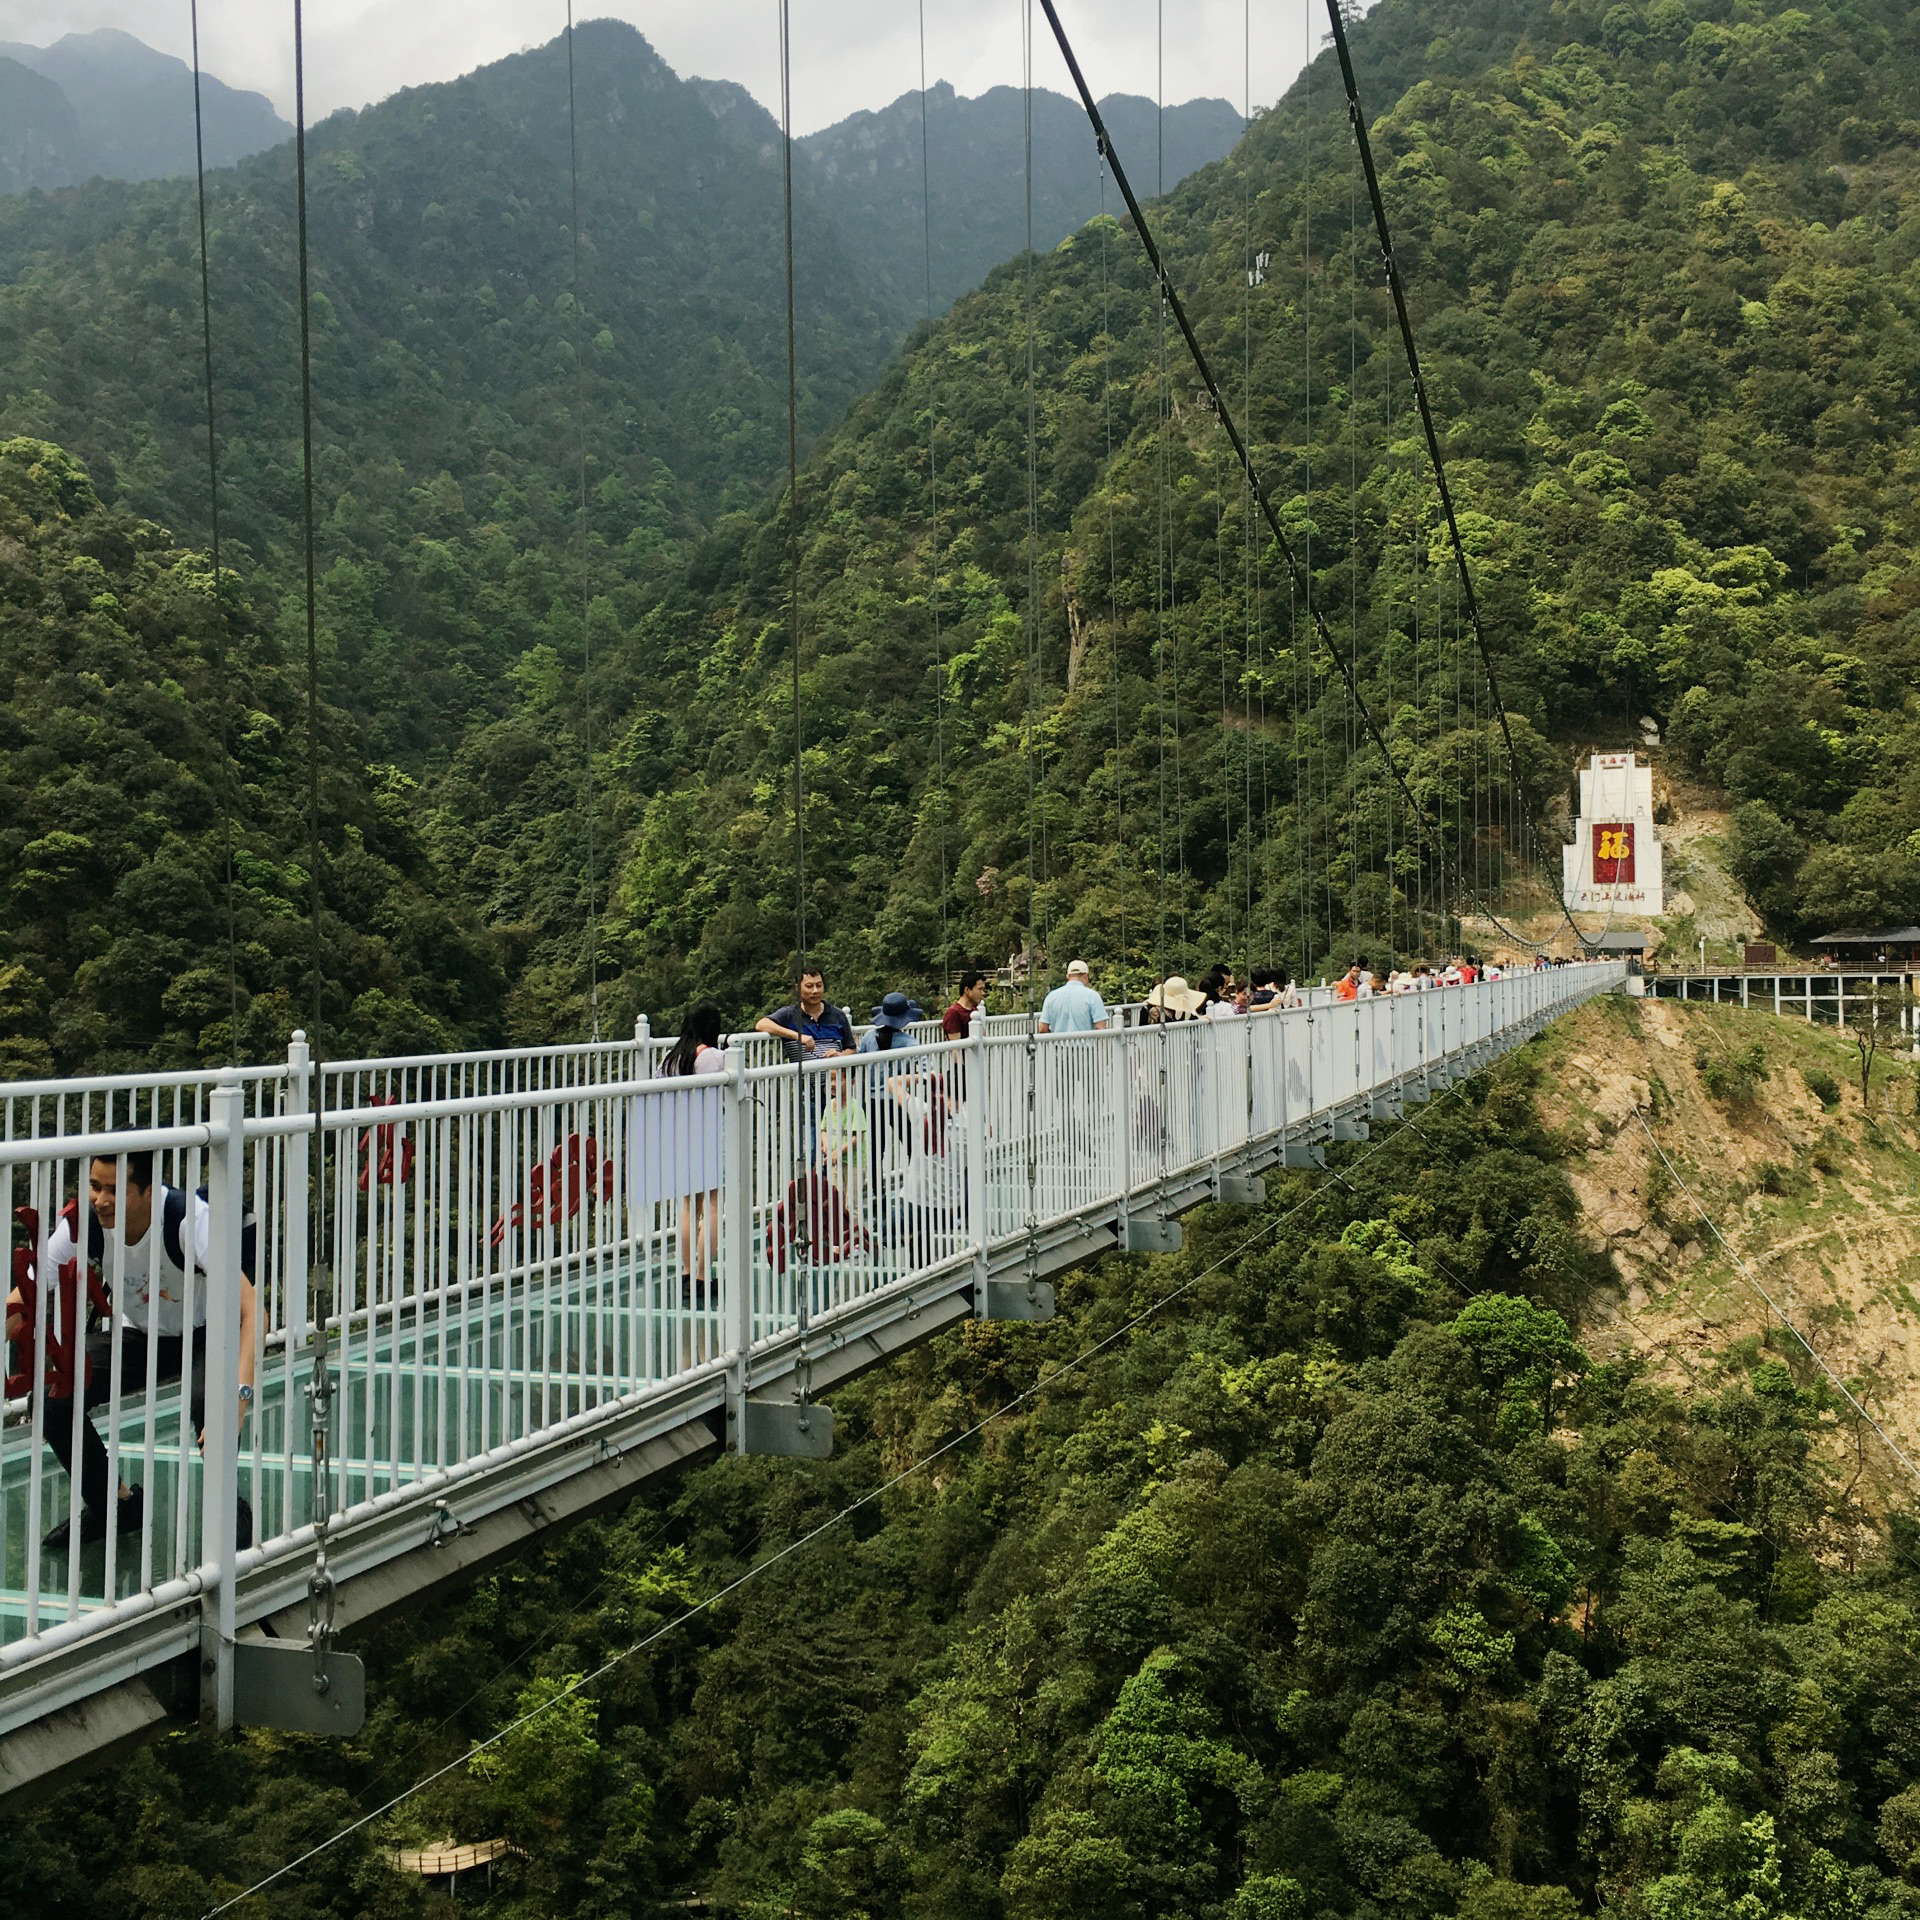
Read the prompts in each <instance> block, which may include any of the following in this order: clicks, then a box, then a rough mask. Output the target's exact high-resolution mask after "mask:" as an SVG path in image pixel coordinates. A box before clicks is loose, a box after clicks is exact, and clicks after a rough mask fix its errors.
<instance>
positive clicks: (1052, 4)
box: [1040, 0, 1429, 835]
mask: <svg viewBox="0 0 1920 1920" xmlns="http://www.w3.org/2000/svg"><path fill="white" fill-rule="evenodd" d="M1040 5H1041V7H1042V9H1043V10H1044V11H1045V13H1046V16H1047V24H1048V25H1049V26H1050V27H1051V28H1052V29H1053V37H1054V40H1055V42H1056V44H1057V45H1058V46H1059V48H1060V54H1061V57H1062V59H1064V60H1065V61H1066V63H1067V71H1068V72H1069V73H1070V74H1071V75H1072V77H1073V84H1074V87H1075V90H1076V91H1077V92H1078V93H1079V95H1080V104H1081V107H1082V108H1083V109H1084V111H1085V113H1086V115H1087V119H1088V122H1089V124H1090V125H1091V126H1092V128H1093V132H1094V137H1095V138H1096V139H1097V140H1099V141H1100V142H1101V144H1102V146H1103V147H1104V149H1105V151H1106V154H1107V159H1108V163H1109V164H1110V165H1111V167H1112V169H1113V179H1114V184H1115V185H1116V186H1117V187H1118V188H1119V189H1120V194H1121V197H1122V199H1124V200H1125V201H1126V203H1127V211H1128V213H1129V214H1130V215H1131V216H1132V217H1133V224H1134V230H1135V231H1136V232H1137V233H1138V234H1139V236H1140V246H1141V250H1142V251H1143V252H1144V253H1145V254H1146V256H1147V264H1148V266H1149V267H1150V268H1151V269H1152V271H1153V277H1154V281H1155V284H1156V285H1157V287H1158V288H1159V291H1160V298H1161V302H1162V306H1163V308H1164V310H1165V312H1166V313H1168V314H1170V315H1171V316H1172V318H1173V321H1174V323H1175V324H1176V325H1177V326H1178V327H1179V329H1180V336H1181V339H1182V340H1183V341H1184V342H1185V343H1186V348H1187V352H1188V354H1189V355H1190V356H1191V357H1192V360H1193V364H1194V368H1195V370H1196V371H1197V372H1198V373H1199V375H1200V380H1201V384H1202V386H1203V387H1204V388H1205V390H1206V395H1207V399H1208V402H1209V403H1210V405H1211V406H1212V408H1213V412H1214V417H1215V418H1216V419H1217V420H1219V422H1220V424H1221V425H1222V427H1224V428H1225V430H1226V435H1227V438H1228V440H1229V441H1230V442H1231V443H1232V446H1233V451H1234V457H1235V458H1236V459H1237V460H1238V461H1239V462H1240V468H1241V471H1242V472H1243V473H1244V474H1245V475H1246V477H1247V483H1248V485H1249V486H1250V487H1251V488H1252V489H1253V496H1254V499H1255V501H1256V503H1257V504H1258V506H1259V508H1260V514H1261V518H1262V519H1263V520H1265V522H1266V524H1267V531H1268V532H1269V533H1270V534H1271V535H1272V536H1273V542H1274V545H1275V546H1276V547H1277V548H1278V549H1279V550H1280V556H1281V558H1282V560H1284V561H1285V563H1286V565H1287V568H1288V570H1289V573H1290V574H1291V576H1292V579H1293V582H1294V585H1295V588H1296V590H1297V589H1298V588H1299V587H1300V586H1301V585H1302V584H1303V580H1304V575H1303V570H1302V567H1301V563H1300V558H1299V556H1298V554H1296V553H1295V551H1294V548H1293V544H1292V542H1291V541H1289V540H1288V538H1287V535H1286V529H1285V528H1284V527H1282V526H1281V524H1280V516H1279V514H1278V513H1277V512H1276V511H1275V509H1274V505H1273V498H1272V496H1271V495H1270V494H1269V493H1268V492H1267V488H1266V483H1265V482H1264V481H1263V480H1262V479H1261V477H1260V474H1259V471H1258V470H1257V469H1256V468H1255V466H1254V464H1253V456H1252V455H1251V454H1250V453H1249V452H1248V451H1247V443H1246V439H1245V437H1244V436H1243V435H1242V433H1241V431H1240V428H1239V425H1238V424H1237V423H1236V421H1235V420H1234V417H1233V413H1232V410H1231V409H1230V408H1229V407H1228V406H1227V403H1226V398H1225V396H1224V395H1223V394H1222V393H1221V391H1220V383H1219V381H1218V380H1217V379H1216V378H1215V377H1214V372H1213V368H1212V366H1211V364H1210V363H1209V362H1208V360H1207V356H1206V353H1205V351H1204V349H1203V348H1202V347H1201V345H1200V340H1199V336H1198V335H1197V334H1196V333H1195V332H1194V330H1193V322H1192V321H1191V320H1190V319H1189V318H1188V316H1187V310H1186V306H1185V303H1184V302H1183V301H1182V300H1181V298H1180V295H1179V292H1178V290H1177V289H1176V288H1175V287H1174V284H1173V279H1172V276H1171V275H1170V274H1169V273H1168V271H1167V267H1166V262H1165V260H1164V259H1163V258H1162V256H1161V253H1160V248H1159V245H1158V243H1157V242H1156V241H1155V239H1154V237H1153V228H1152V226H1151V225H1150V224H1149V222H1148V220H1147V216H1146V212H1145V210H1144V209H1143V208H1142V207H1141V205H1140V202H1139V199H1138V198H1137V196H1136V195H1135V193H1134V191H1133V186H1132V183H1131V182H1130V181H1129V180H1128V178H1127V173H1126V169H1125V168H1124V167H1123V166H1122V165H1121V163H1120V156H1119V154H1118V153H1117V152H1115V151H1114V146H1113V137H1112V135H1111V134H1110V133H1109V132H1108V131H1107V124H1106V121H1105V119H1104V118H1103V117H1102V115H1101V112H1100V108H1099V104H1098V103H1097V102H1096V101H1095V99H1094V97H1093V91H1092V89H1091V88H1090V87H1089V86H1088V85H1087V77H1086V75H1085V73H1084V72H1082V70H1081V67H1080V62H1079V60H1078V58H1077V57H1076V56H1075V54H1074V51H1073V43H1072V42H1071V41H1070V40H1069V39H1068V38H1067V32H1066V28H1065V27H1063V26H1062V25H1061V24H1060V13H1059V8H1058V6H1057V4H1056V0H1040ZM1313 629H1314V636H1315V638H1316V639H1317V640H1318V641H1319V642H1320V644H1321V646H1322V647H1323V648H1324V649H1325V651H1326V653H1327V656H1328V658H1329V659H1331V660H1332V662H1333V664H1334V667H1335V670H1336V671H1337V672H1339V673H1340V674H1341V676H1342V677H1343V679H1346V681H1347V688H1348V692H1349V694H1350V696H1351V697H1352V699H1353V701H1354V705H1355V707H1356V709H1357V711H1358V712H1359V715H1360V719H1361V722H1362V724H1363V725H1364V727H1365V729H1366V732H1367V735H1368V737H1369V738H1370V739H1371V740H1372V741H1373V743H1374V745H1375V746H1376V747H1378V748H1379V750H1380V755H1381V758H1382V760H1383V761H1384V762H1385V764H1386V767H1387V769H1388V771H1389V772H1390V773H1391V775H1392V776H1393V779H1394V782H1395V784H1396V786H1397V787H1398V788H1399V790H1400V793H1401V795H1402V797H1403V798H1404V800H1405V801H1406V804H1407V809H1408V812H1409V813H1410V814H1411V816H1412V817H1413V818H1414V819H1416V820H1418V821H1419V823H1420V826H1421V831H1422V834H1423V835H1425V834H1426V833H1427V832H1428V831H1429V823H1428V820H1427V816H1426V813H1425V811H1424V809H1422V807H1421V806H1420V804H1419V802H1418V800H1417V799H1416V798H1415V797H1414V793H1413V789H1412V788H1411V787H1409V786H1408V785H1407V780H1406V775H1405V773H1404V772H1403V771H1402V769H1401V766H1400V763H1399V761H1398V760H1396V759H1395V758H1394V755H1393V752H1392V750H1391V749H1390V748H1389V747H1388V745H1387V740H1386V736H1385V735H1384V734H1383V733H1382V732H1381V731H1380V727H1379V724H1378V722H1377V721H1376V720H1375V719H1374V717H1373V712H1372V709H1371V708H1370V707H1368V705H1367V703H1366V699H1365V696H1364V695H1363V694H1362V693H1361V692H1360V690H1359V688H1358V687H1357V686H1355V685H1354V684H1353V682H1352V680H1351V678H1349V677H1348V676H1347V662H1346V656H1345V654H1344V653H1343V652H1342V650H1341V649H1340V647H1339V646H1338V645H1337V644H1336V643H1335V641H1334V638H1333V635H1332V633H1331V632H1330V631H1329V629H1328V627H1327V624H1326V622H1325V620H1324V619H1322V618H1321V617H1320V616H1318V615H1317V614H1316V615H1315V616H1314V621H1313Z"/></svg>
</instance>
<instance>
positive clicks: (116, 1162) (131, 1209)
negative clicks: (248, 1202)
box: [7, 1152, 254, 1553]
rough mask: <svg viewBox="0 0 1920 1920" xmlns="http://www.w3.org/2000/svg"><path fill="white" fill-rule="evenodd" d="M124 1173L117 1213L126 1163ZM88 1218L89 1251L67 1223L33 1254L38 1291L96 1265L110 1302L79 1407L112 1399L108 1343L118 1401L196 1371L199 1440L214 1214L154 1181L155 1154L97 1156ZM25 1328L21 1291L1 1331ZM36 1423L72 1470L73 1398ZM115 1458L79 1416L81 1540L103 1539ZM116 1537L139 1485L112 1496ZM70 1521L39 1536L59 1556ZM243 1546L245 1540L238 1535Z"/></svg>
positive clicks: (243, 1364)
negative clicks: (116, 1240) (77, 1265)
mask: <svg viewBox="0 0 1920 1920" xmlns="http://www.w3.org/2000/svg"><path fill="white" fill-rule="evenodd" d="M123 1161H124V1165H125V1169H126V1178H125V1186H126V1193H125V1198H124V1206H123V1203H122V1195H121V1191H120V1188H121V1167H122V1164H123ZM87 1200H88V1204H89V1211H88V1212H87V1213H85V1214H83V1215H81V1216H80V1218H81V1221H82V1222H83V1223H84V1224H83V1227H82V1232H83V1234H84V1238H85V1241H86V1244H85V1246H80V1245H77V1244H76V1235H75V1232H74V1227H73V1224H72V1223H70V1222H69V1221H68V1220H66V1219H64V1218H63V1219H62V1220H61V1221H60V1222H59V1224H58V1225H56V1226H55V1228H54V1230H53V1231H52V1233H50V1234H49V1235H48V1236H47V1238H46V1241H45V1243H44V1245H43V1246H42V1247H41V1249H40V1273H41V1275H42V1286H41V1295H42V1298H45V1297H47V1296H48V1295H49V1294H50V1293H51V1291H52V1288H53V1286H54V1284H55V1276H56V1275H57V1274H58V1273H59V1271H60V1269H61V1268H62V1267H63V1266H65V1265H66V1264H67V1263H68V1262H69V1261H76V1262H78V1261H82V1260H84V1261H85V1262H86V1264H87V1265H88V1266H90V1267H93V1268H95V1269H96V1270H97V1271H98V1272H99V1274H100V1276H101V1278H102V1279H103V1280H104V1281H105V1282H106V1285H107V1289H108V1292H109V1293H110V1295H111V1297H112V1300H113V1308H114V1313H113V1324H112V1325H111V1326H110V1327H105V1328H101V1329H100V1330H98V1331H97V1332H95V1333H94V1335H93V1336H92V1338H91V1339H90V1340H89V1341H88V1343H87V1365H88V1371H87V1379H86V1388H85V1392H84V1394H83V1396H82V1401H81V1404H82V1406H83V1407H86V1408H93V1407H97V1406H102V1405H104V1404H105V1403H106V1402H107V1401H108V1399H109V1398H111V1396H112V1392H113V1365H114V1346H115V1343H116V1341H117V1342H118V1345H119V1352H120V1392H121V1395H122V1397H123V1398H124V1397H126V1396H129V1395H132V1394H136V1393H143V1392H145V1391H147V1389H148V1388H149V1386H153V1387H161V1386H167V1385H170V1384H172V1383H173V1382H175V1381H177V1380H179V1379H180V1377H181V1375H182V1373H183V1371H185V1370H186V1369H187V1366H188V1364H189V1356H190V1365H191V1372H192V1380H191V1385H190V1387H189V1391H188V1411H189V1413H190V1415H191V1418H192V1420H193V1424H194V1428H195V1430H196V1431H198V1432H201V1433H202V1435H203V1437H204V1429H205V1425H206V1405H205V1403H206V1393H205V1382H206V1373H207V1277H206V1276H207V1253H208V1248H209V1246H210V1244H211V1240H212V1230H213V1218H212V1209H211V1208H210V1207H209V1206H208V1204H207V1202H206V1201H205V1200H204V1199H202V1198H201V1197H200V1196H199V1195H198V1194H187V1193H183V1192H181V1191H180V1190H179V1189H178V1188H176V1187H169V1186H166V1185H165V1184H162V1185H161V1186H160V1187H159V1188H158V1189H157V1190H156V1189H155V1187H154V1184H153V1155H152V1154H151V1153H142V1152H133V1153H128V1154H126V1155H125V1156H114V1157H108V1156H106V1155H102V1156H100V1157H99V1158H98V1159H96V1160H94V1161H93V1162H92V1163H91V1164H90V1165H89V1167H88V1169H87ZM116 1225H118V1226H119V1227H120V1228H121V1232H122V1246H123V1248H124V1252H123V1254H122V1256H121V1258H120V1260H119V1262H118V1266H117V1270H116V1263H115V1260H114V1254H113V1234H114V1228H115V1226H116ZM252 1242H253V1232H252V1229H251V1228H250V1227H249V1228H248V1229H247V1231H246V1232H245V1233H244V1234H243V1236H242V1240H241V1262H240V1264H241V1280H240V1405H239V1417H240V1419H241V1421H242V1422H243V1423H244V1421H245V1420H246V1417H247V1414H248V1413H249V1412H250V1411H251V1409H252V1406H253V1375H254V1353H253V1348H254V1290H253V1278H252V1273H253V1265H254V1257H253V1245H252ZM24 1332H25V1322H24V1315H23V1311H22V1302H21V1299H20V1296H19V1295H18V1294H17V1293H15V1294H12V1295H10V1296H9V1297H8V1300H7V1333H8V1336H9V1337H10V1338H11V1337H14V1336H16V1335H19V1334H23V1333H24ZM42 1424H43V1427H44V1430H45V1432H46V1436H47V1443H48V1445H50V1446H51V1447H52V1448H53V1450H54V1452H55V1454H56V1455H58V1457H59V1460H60V1464H61V1465H62V1466H63V1467H65V1468H66V1470H67V1477H68V1478H69V1479H70V1480H71V1479H73V1478H74V1472H73V1428H74V1420H73V1401H72V1399H71V1398H64V1399H56V1398H55V1397H54V1396H53V1395H52V1394H48V1395H47V1397H46V1411H45V1413H44V1415H43V1416H42ZM109 1471H110V1463H109V1459H108V1455H107V1449H106V1444H105V1442H103V1441H102V1440H101V1438H100V1436H99V1434H98V1433H97V1432H95V1431H94V1425H93V1422H92V1420H90V1419H88V1418H86V1417H84V1416H83V1417H82V1419H81V1421H80V1473H79V1477H78V1481H77V1485H78V1488H79V1492H80V1498H81V1501H82V1503H83V1504H82V1510H81V1515H80V1538H81V1539H82V1540H83V1541H92V1540H104V1539H105V1538H106V1533H107V1476H108V1473H109ZM119 1496H120V1497H119V1502H118V1509H117V1516H116V1526H117V1530H118V1531H119V1532H121V1533H130V1532H133V1531H135V1530H136V1529H137V1528H138V1527H139V1526H140V1523H141V1518H142V1515H143V1513H144V1510H145V1494H144V1491H143V1490H142V1489H140V1488H138V1487H135V1488H133V1489H132V1490H131V1491H129V1490H128V1488H127V1486H126V1485H125V1483H124V1482H123V1483H122V1484H121V1486H120V1489H119ZM241 1507H242V1520H241V1531H242V1533H243V1534H245V1535H250V1534H251V1531H252V1526H251V1522H252V1515H251V1513H249V1512H248V1511H247V1510H246V1504H245V1502H244V1501H243V1502H242V1503H241ZM69 1525H70V1522H69V1521H64V1520H63V1521H62V1522H61V1523H60V1524H59V1525H58V1526H57V1527H55V1528H54V1529H53V1531H52V1532H51V1533H49V1534H48V1535H47V1537H46V1541H45V1546H46V1549H47V1551H49V1552H53V1553H57V1552H61V1551H63V1550H64V1549H65V1547H66V1545H67V1540H68V1529H69ZM241 1544H242V1545H243V1546H244V1545H247V1544H249V1541H248V1540H246V1539H243V1540H242V1542H241Z"/></svg>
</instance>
